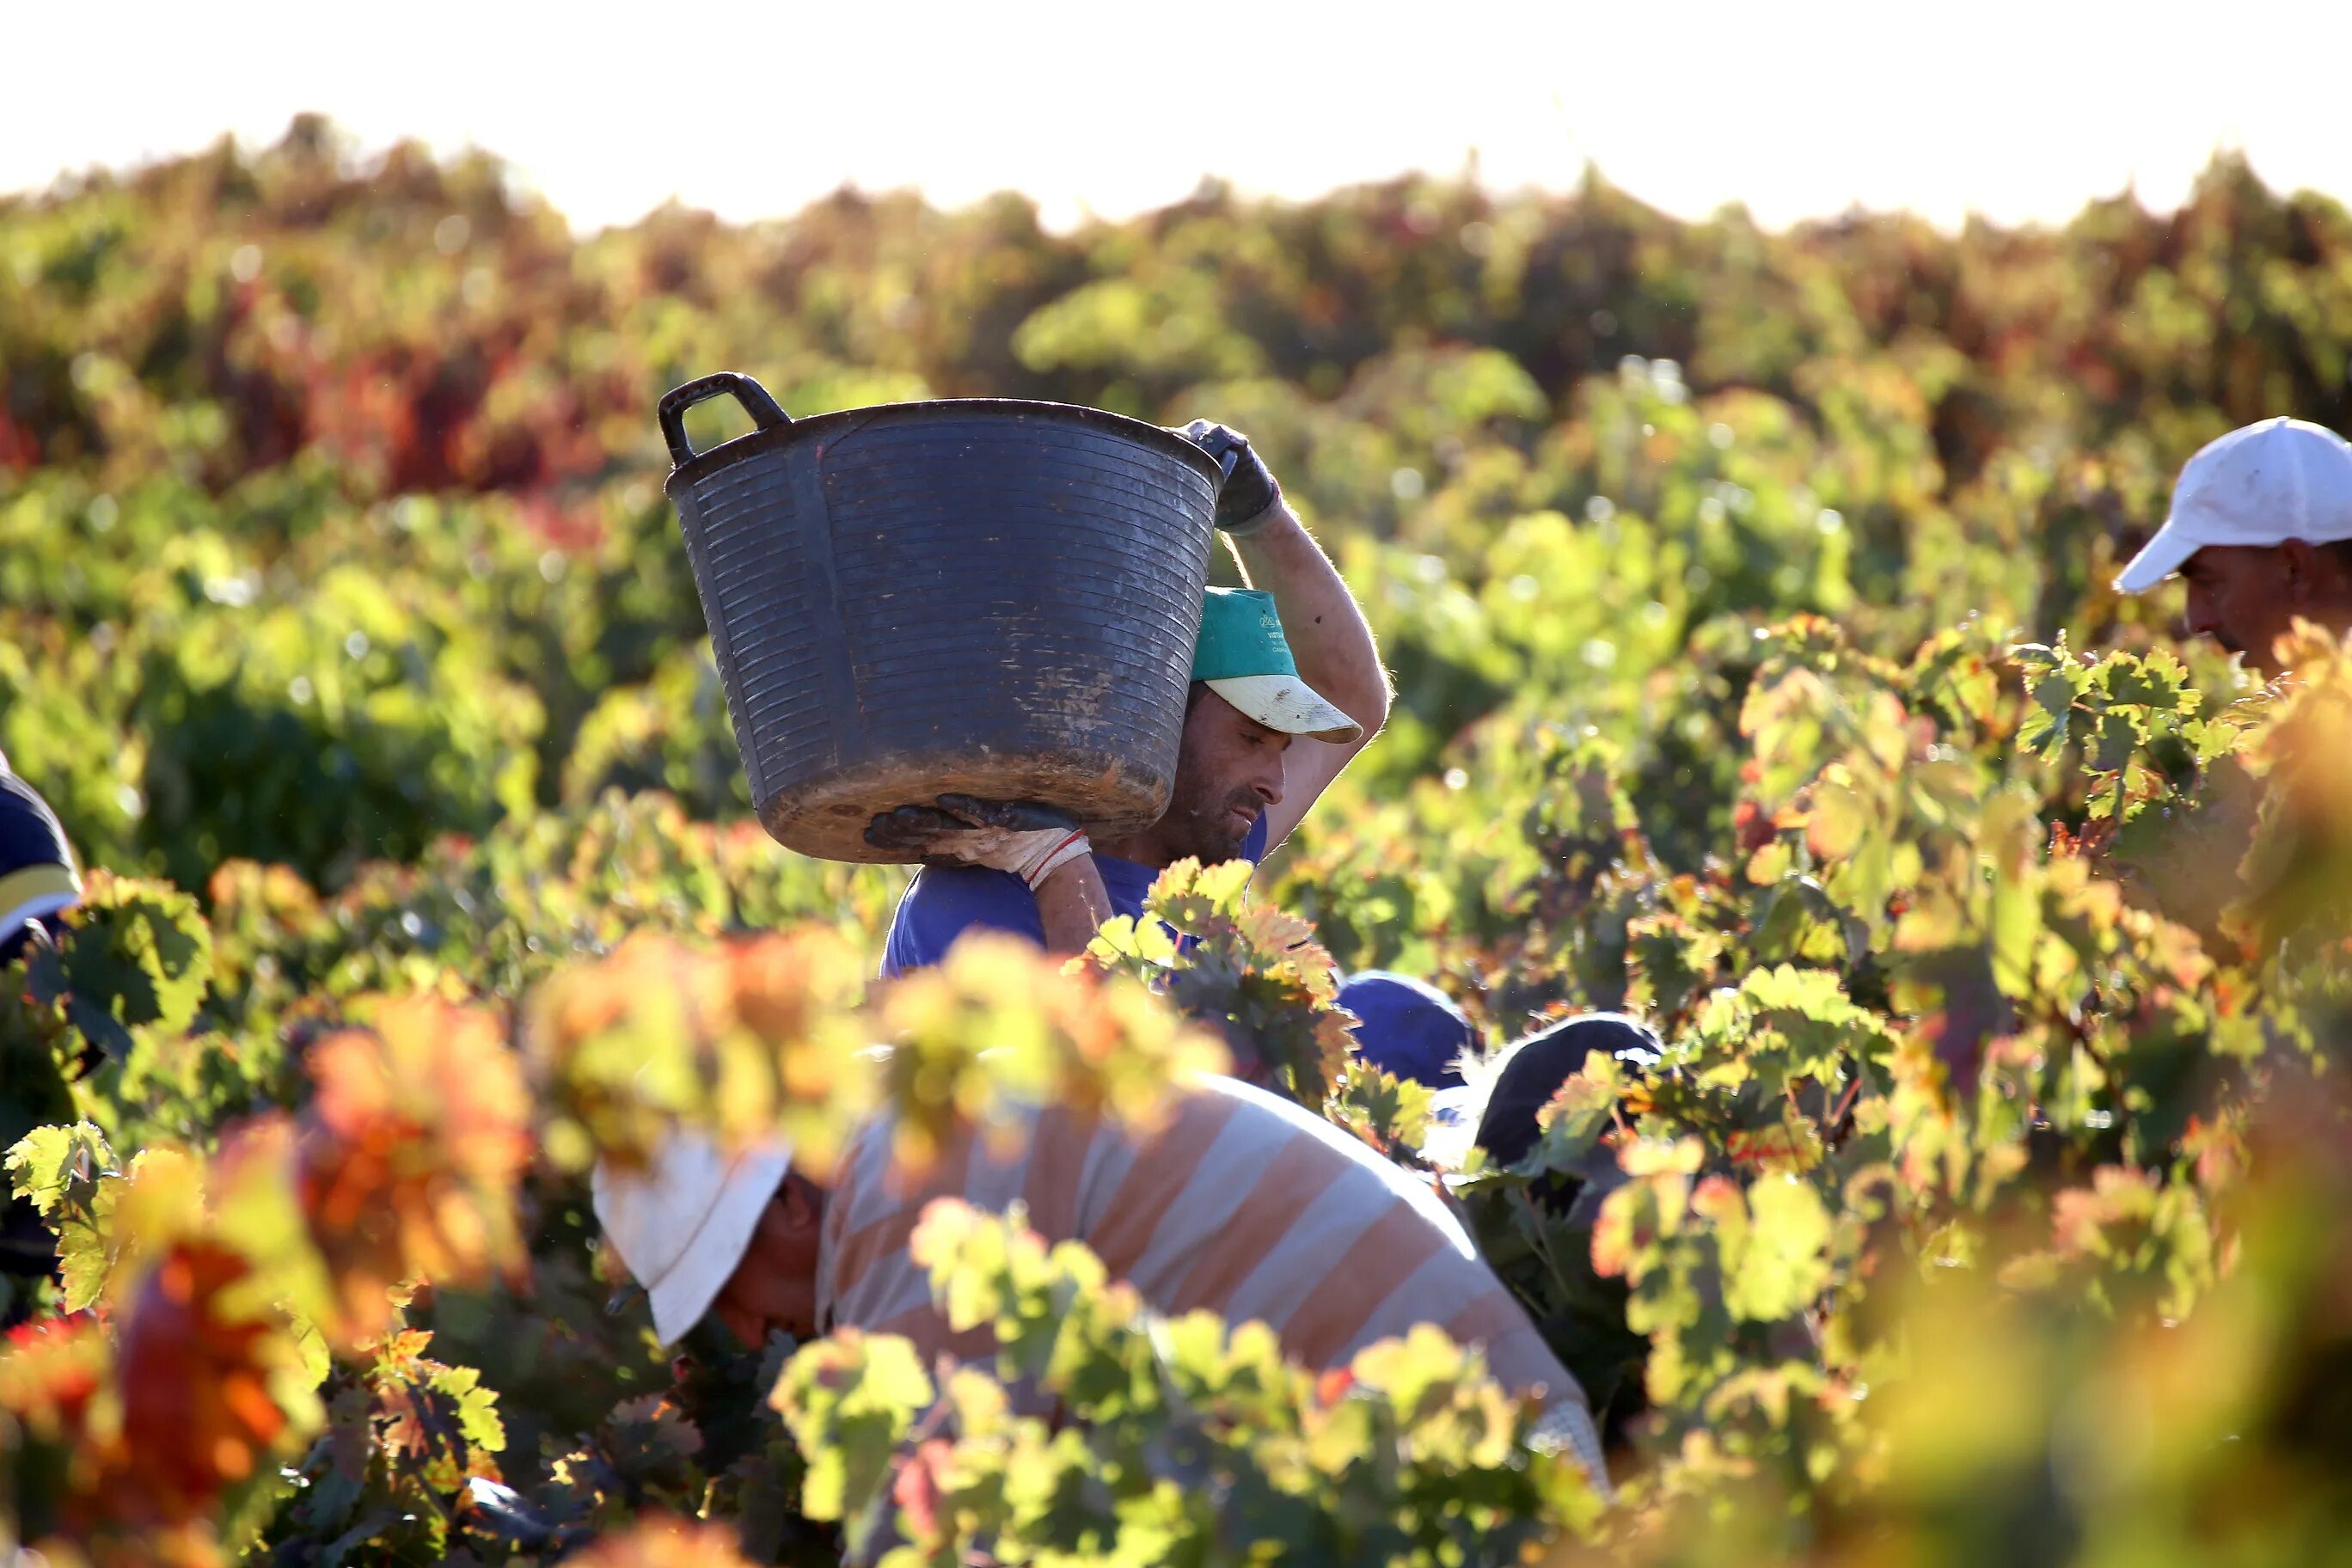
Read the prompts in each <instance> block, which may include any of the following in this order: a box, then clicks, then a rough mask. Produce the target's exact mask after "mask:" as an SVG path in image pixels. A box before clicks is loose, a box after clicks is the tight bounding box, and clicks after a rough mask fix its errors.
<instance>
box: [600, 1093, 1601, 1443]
mask: <svg viewBox="0 0 2352 1568" xmlns="http://www.w3.org/2000/svg"><path fill="white" fill-rule="evenodd" d="M891 1144H892V1127H891V1124H890V1122H889V1121H888V1120H887V1118H886V1119H883V1120H880V1121H876V1122H874V1123H872V1124H870V1125H868V1126H867V1127H866V1129H865V1130H863V1131H861V1133H860V1134H859V1136H858V1137H857V1138H856V1140H855V1141H854V1142H852V1144H851V1145H850V1149H849V1152H848V1153H847V1154H846V1155H845V1158H844V1159H843V1161H842V1163H841V1166H840V1169H839V1170H838V1171H837V1172H836V1173H835V1181H834V1184H833V1185H832V1186H831V1188H830V1189H827V1188H825V1187H823V1186H820V1185H818V1184H816V1183H814V1182H813V1181H811V1180H810V1179H809V1178H808V1177H807V1175H805V1174H804V1173H800V1172H796V1171H793V1169H792V1162H791V1152H790V1151H789V1149H781V1150H770V1151H766V1152H756V1153H748V1154H743V1155H740V1156H738V1157H736V1158H735V1159H733V1160H731V1161H730V1160H728V1159H726V1158H724V1157H723V1156H722V1155H721V1154H720V1153H719V1152H718V1151H717V1150H716V1149H715V1148H714V1147H712V1146H711V1145H710V1144H709V1143H707V1142H702V1141H701V1140H699V1139H696V1138H690V1137H686V1136H680V1137H677V1138H674V1139H673V1140H671V1142H668V1143H667V1145H665V1147H664V1149H663V1152H662V1154H661V1157H660V1158H659V1159H658V1160H657V1161H656V1164H655V1166H654V1168H653V1169H652V1170H651V1171H649V1172H648V1173H646V1174H644V1175H642V1176H636V1177H628V1178H623V1177H621V1176H618V1175H616V1174H614V1173H611V1172H608V1171H606V1170H604V1169H603V1168H601V1167H600V1168H599V1170H598V1171H597V1173H596V1180H595V1205H596V1216H597V1219H598V1220H599V1221H600V1222H601V1223H602V1224H603V1226H604V1230H605V1233H606V1235H607V1236H608V1237H610V1239H611V1240H612V1242H613V1245H614V1248H615V1249H616V1250H617V1251H618V1252H619V1254H620V1256H621V1259H622V1261H623V1262H624V1263H625V1264H626V1265H627V1266H628V1268H629V1270H630V1272H631V1273H633V1274H635V1276H636V1278H637V1279H638V1281H639V1282H640V1283H641V1284H643V1285H644V1286H645V1288H646V1295H647V1296H648V1298H649V1299H650V1301H651V1305H652V1308H653V1319H654V1331H655V1333H656V1335H657V1336H658V1337H659V1338H660V1340H661V1341H662V1342H663V1343H665V1344H667V1343H669V1342H673V1341H676V1340H677V1339H678V1338H680V1337H681V1336H683V1335H684V1334H685V1333H686V1332H687V1331H688V1330H689V1329H691V1328H692V1327H694V1325H695V1324H696V1323H697V1322H698V1321H700V1320H701V1319H702V1317H703V1316H704V1314H705V1313H706V1312H713V1311H715V1312H716V1313H717V1315H718V1317H719V1320H720V1321H722V1322H724V1323H725V1324H726V1325H727V1327H728V1328H729V1330H730V1331H732V1332H733V1333H734V1335H735V1337H736V1338H737V1339H739V1340H740V1341H741V1342H744V1343H745V1344H747V1345H760V1344H763V1343H765V1342H766V1341H767V1338H768V1335H769V1332H770V1331H771V1330H774V1329H781V1330H782V1331H785V1332H787V1333H790V1334H793V1336H795V1337H797V1338H803V1339H805V1338H809V1337H812V1336H814V1335H817V1334H823V1333H829V1332H831V1331H833V1330H834V1329H835V1328H838V1327H842V1326H850V1327H855V1328H858V1329H862V1330H864V1331H867V1332H871V1333H892V1334H902V1335H904V1336H906V1337H907V1338H908V1339H909V1340H911V1341H912V1342H914V1345H915V1348H916V1350H917V1351H918V1352H919V1354H920V1355H921V1356H922V1357H923V1360H924V1362H925V1363H926V1364H929V1363H930V1362H931V1361H932V1360H933V1359H934V1358H935V1357H936V1356H938V1355H940V1354H942V1353H944V1354H948V1355H951V1356H956V1357H959V1358H962V1359H967V1360H969V1359H972V1358H976V1357H982V1356H985V1355H987V1354H988V1353H989V1352H991V1351H992V1349H993V1345H994V1341H993V1339H992V1336H991V1331H989V1330H988V1329H987V1328H986V1327H984V1326H983V1327H982V1328H980V1329H978V1330H975V1331H970V1332H967V1333H964V1334H961V1335H959V1334H955V1333H952V1332H950V1331H949V1328H948V1325H947V1322H946V1320H945V1319H944V1318H943V1317H942V1316H941V1315H940V1311H939V1310H938V1308H937V1307H936V1306H934V1305H933V1302H932V1296H931V1289H930V1280H929V1276H928V1275H927V1273H926V1272H925V1270H924V1269H923V1268H920V1267H919V1266H918V1265H917V1264H916V1263H915V1261H914V1259H913V1258H911V1257H910V1256H909V1255H908V1237H911V1236H912V1235H913V1233H914V1229H915V1225H916V1222H917V1220H918V1218H919V1216H920V1215H921V1214H922V1211H923V1208H924V1205H927V1204H929V1203H930V1202H931V1201H932V1200H934V1199H937V1198H941V1197H956V1198H961V1199H962V1200H964V1201H965V1202H967V1203H969V1204H971V1205H972V1206H974V1207H975V1208H980V1209H984V1210H988V1211H991V1212H999V1213H1001V1212H1003V1211H1004V1210H1005V1209H1007V1208H1008V1207H1009V1206H1010V1205H1012V1204H1013V1202H1014V1201H1015V1200H1019V1201H1020V1202H1021V1203H1022V1204H1024V1205H1025V1206H1026V1208H1027V1211H1028V1222H1029V1225H1030V1226H1031V1227H1032V1228H1033V1229H1034V1230H1035V1231H1036V1232H1037V1233H1038V1235H1040V1236H1041V1237H1044V1238H1045V1241H1046V1242H1047V1243H1048V1244H1051V1243H1054V1242H1057V1241H1077V1242H1080V1243H1083V1244H1084V1245H1085V1246H1086V1247H1088V1248H1089V1249H1091V1250H1092V1251H1093V1252H1094V1253H1095V1254H1096V1256H1097V1257H1098V1258H1101V1259H1102V1261H1103V1265H1104V1267H1105V1268H1108V1270H1109V1272H1110V1273H1111V1275H1112V1276H1113V1277H1114V1278H1117V1279H1125V1280H1127V1281H1128V1282H1129V1284H1131V1285H1133V1286H1134V1287H1135V1289H1136V1290H1137V1292H1138V1293H1139V1295H1140V1296H1141V1297H1142V1298H1143V1300H1144V1301H1145V1303H1146V1304H1147V1305H1148V1306H1150V1309H1151V1310H1153V1311H1155V1312H1159V1313H1162V1314H1166V1315H1174V1314H1178V1313H1182V1312H1187V1311H1191V1310H1195V1309H1205V1310H1210V1311H1213V1312H1215V1313H1217V1314H1218V1315H1219V1316H1221V1317H1223V1319H1224V1320H1225V1321H1226V1322H1227V1323H1229V1324H1239V1323H1242V1322H1245V1321H1253V1320H1255V1321H1262V1322H1264V1323H1265V1324H1266V1325H1267V1326H1268V1327H1270V1328H1271V1329H1272V1330H1273V1331H1274V1332H1275V1334H1276V1337H1277V1338H1278V1339H1279V1340H1280V1341H1281V1343H1282V1347H1283V1351H1284V1352H1285V1354H1286V1355H1287V1356H1289V1357H1290V1358H1291V1359H1293V1360H1295V1361H1297V1362H1298V1363H1301V1364H1303V1365H1305V1366H1307V1367H1308V1368H1310V1369H1312V1370H1316V1371H1322V1370H1325V1369H1328V1368H1331V1367H1337V1366H1344V1365H1345V1364H1346V1363H1348V1362H1349V1360H1351V1359H1352V1358H1353V1357H1354V1355H1355V1353H1356V1352H1358V1351H1360V1350H1361V1349H1363V1348H1364V1347H1365V1346H1366V1345H1369V1344H1370V1343H1372V1342H1374V1341H1377V1340H1381V1339H1386V1338H1390V1337H1392V1336H1396V1335H1401V1334H1403V1333H1404V1332H1406V1331H1408V1330H1410V1329H1412V1327H1413V1326H1414V1325H1415V1324H1419V1323H1435V1324H1437V1325H1438V1326H1439V1327H1441V1328H1443V1329H1444V1330H1445V1331H1446V1332H1447V1333H1448V1334H1450V1335H1451V1336H1452V1337H1453V1338H1454V1340H1455V1341H1456V1342H1462V1343H1475V1344H1476V1345H1478V1346H1479V1347H1481V1348H1482V1349H1483V1350H1484V1352H1485V1353H1486V1363H1487V1366H1488V1368H1489V1369H1490V1370H1491V1371H1492V1373H1494V1375H1495V1377H1496V1379H1497V1380H1498V1381H1499V1382H1501V1383H1502V1384H1503V1385H1504V1386H1505V1387H1506V1388H1508V1389H1510V1390H1511V1391H1513V1392H1514V1393H1517V1394H1527V1395H1531V1396H1533V1397H1536V1398H1538V1399H1539V1400H1540V1401H1541V1402H1542V1405H1543V1409H1544V1415H1543V1416H1542V1418H1541V1421H1540V1423H1539V1425H1538V1434H1539V1435H1540V1436H1541V1438H1542V1439H1543V1440H1545V1441H1549V1442H1553V1443H1557V1444H1559V1445H1560V1446H1561V1447H1565V1448H1566V1449H1568V1450H1569V1451H1570V1452H1572V1453H1573V1454H1574V1455H1575V1457H1576V1458H1578V1460H1579V1461H1580V1463H1581V1464H1582V1465H1583V1466H1584V1468H1585V1469H1586V1471H1587V1472H1588V1473H1589V1474H1590V1475H1591V1477H1592V1478H1593V1479H1594V1483H1595V1484H1596V1485H1597V1486H1601V1487H1604V1488H1605V1486H1606V1484H1607V1480H1606V1474H1605V1470H1604V1468H1603V1466H1602V1463H1601V1447H1600V1441H1599V1438H1598V1437H1597V1436H1595V1434H1594V1431H1593V1426H1592V1416H1591V1410H1590V1408H1589V1407H1588V1405H1587V1403H1586V1401H1585V1397H1584V1392H1583V1390H1582V1389H1580V1387H1579V1386H1578V1385H1577V1383H1576V1380H1575V1378H1574V1377H1573V1376H1571V1375H1570V1373H1569V1372H1568V1370H1567V1368H1565V1367H1564V1366H1562V1365H1561V1364H1560V1363H1559V1359H1558V1358H1557V1357H1556V1356H1554V1355H1553V1354H1552V1352H1551V1351H1550V1349H1549V1347H1548V1346H1546V1344H1545V1343H1544V1341H1543V1338H1542V1336H1541V1335H1540V1334H1538V1332H1537V1331H1536V1328H1535V1325H1534V1324H1533V1323H1531V1322H1530V1321H1528V1316H1527V1314H1526V1312H1524V1311H1523V1310H1521V1309H1520V1307H1519V1305H1518V1302H1517V1300H1516V1299H1514V1298H1513V1296H1512V1295H1511V1293H1510V1290H1509V1289H1508V1288H1507V1287H1506V1286H1505V1285H1504V1284H1503V1283H1502V1281H1501V1280H1499V1279H1496V1277H1495V1274H1494V1271H1493V1270H1492V1269H1490V1268H1487V1267H1486V1262H1485V1260H1484V1259H1483V1258H1481V1257H1480V1256H1479V1254H1478V1251H1477V1249H1476V1247H1475V1245H1474V1244H1473V1243H1472V1241H1471V1239H1470V1237H1469V1234H1468V1233H1467V1232H1466V1231H1465V1230H1464V1229H1463V1227H1462V1225H1461V1222H1460V1221H1458V1220H1456V1219H1455V1218H1454V1215H1453V1214H1452V1213H1451V1212H1450V1211H1449V1210H1447V1208H1446V1207H1445V1205H1444V1203H1443V1202H1441V1201H1440V1200H1439V1199H1438V1197H1437V1196H1436V1194H1434V1193H1433V1192H1432V1191H1431V1190H1430V1189H1429V1187H1428V1186H1427V1185H1425V1184H1422V1183H1419V1182H1416V1181H1414V1180H1413V1179H1412V1177H1411V1176H1409V1175H1408V1174H1406V1173H1404V1172H1403V1171H1402V1170H1400V1169H1399V1168H1398V1167H1396V1166H1395V1165H1393V1164H1391V1163H1390V1162H1389V1161H1387V1160H1385V1159H1383V1158H1381V1156H1380V1155H1379V1154H1377V1153H1375V1152H1372V1151H1371V1150H1370V1149H1369V1148H1368V1147H1366V1146H1365V1145H1364V1144H1363V1143H1362V1142H1360V1140H1358V1139H1356V1138H1355V1137H1353V1136H1351V1135H1350V1134H1349V1133H1347V1132H1345V1131H1341V1130H1340V1129H1339V1128H1338V1127H1336V1126H1334V1125H1333V1124H1331V1123H1330V1122H1328V1121H1324V1120H1323V1119H1322V1118H1321V1117H1319V1116H1317V1115H1315V1114H1314V1113H1312V1112H1311V1111H1307V1110H1300V1109H1299V1108H1298V1107H1297V1106H1295V1105H1292V1104H1290V1103H1288V1102H1287V1101H1286V1100H1281V1099H1279V1098H1277V1097H1276V1096H1274V1095H1272V1094H1269V1093H1266V1092H1265V1091H1264V1090H1262V1089H1254V1088H1252V1087H1250V1086H1249V1085H1247V1084H1244V1083H1241V1082H1239V1081H1237V1080H1235V1079H1230V1078H1222V1077H1214V1076H1202V1077H1201V1078H1198V1079H1194V1080H1193V1081H1192V1083H1191V1084H1189V1085H1188V1086H1187V1087H1186V1088H1185V1089H1182V1090H1181V1091H1180V1092H1179V1093H1178V1094H1177V1095H1176V1096H1175V1097H1174V1102H1173V1104H1172V1105H1171V1108H1170V1113H1169V1116H1168V1119H1167V1121H1165V1122H1164V1123H1163V1124H1162V1125H1161V1126H1160V1129H1159V1131H1156V1132H1153V1133H1150V1134H1149V1135H1138V1134H1133V1133H1129V1132H1127V1131H1123V1130H1122V1129H1120V1128H1119V1127H1118V1126H1117V1125H1115V1124H1112V1123H1108V1122H1094V1121H1086V1120H1083V1119H1081V1118H1080V1117H1078V1116H1076V1115H1075V1114H1073V1113H1071V1112H1069V1111H1066V1110H1060V1109H1057V1108H1049V1109H1045V1110H1041V1111H1038V1112H1036V1113H1034V1121H1033V1123H1032V1125H1031V1126H1030V1127H1028V1128H1027V1129H1026V1130H1025V1136H1024V1137H1023V1138H1022V1139H1021V1140H1020V1141H1019V1145H1018V1148H1017V1150H1016V1152H1014V1153H1013V1156H1012V1157H1011V1158H1010V1159H1009V1160H1007V1161H1004V1162H1001V1163H1000V1162H998V1161H995V1160H993V1159H992V1158H990V1157H989V1154H988V1152H987V1148H986V1141H985V1140H984V1139H983V1138H975V1137H973V1136H971V1135H969V1134H967V1135H965V1136H963V1137H961V1138H960V1139H958V1140H956V1141H954V1142H950V1144H949V1145H948V1147H947V1148H946V1150H945V1151H944V1152H943V1153H942V1154H941V1156H940V1160H939V1162H938V1163H937V1164H936V1165H935V1166H934V1167H933V1169H932V1170H931V1172H930V1173H929V1175H928V1176H926V1177H924V1178H923V1179H922V1180H920V1181H919V1182H915V1183H911V1184H906V1190H899V1187H900V1183H898V1182H894V1181H893V1180H892V1179H891V1177H892V1170H891V1158H890V1150H891ZM899 1175H900V1177H901V1178H902V1179H903V1175H904V1173H899Z"/></svg>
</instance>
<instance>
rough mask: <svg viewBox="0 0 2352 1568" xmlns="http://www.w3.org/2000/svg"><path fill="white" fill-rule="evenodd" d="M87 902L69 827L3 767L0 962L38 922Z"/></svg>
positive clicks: (0, 784) (0, 777) (0, 778)
mask: <svg viewBox="0 0 2352 1568" xmlns="http://www.w3.org/2000/svg"><path fill="white" fill-rule="evenodd" d="M80 900H81V878H80V877H79V875H77V874H76V872H75V870H74V863H73V851H72V850H71V849H69V848H68V847H66V830H65V829H64V828H63V827H62V826H59V825H58V816H57V813H55V812H53V811H51V810H50V809H49V803H48V802H47V801H45V800H43V799H42V798H41V797H40V795H39V794H38V793H37V792H36V791H35V790H34V788H33V786H32V785H30V784H26V782H25V781H24V780H23V779H20V778H18V777H17V776H16V774H15V773H10V772H8V771H7V770H6V769H5V767H4V766H0V961H5V959H6V958H8V957H9V956H10V955H11V954H12V953H13V952H14V951H15V949H16V945H17V943H18V942H19V941H20V940H21V939H22V938H23V936H24V934H25V931H26V929H27V928H28V927H29V926H30V925H31V924H32V923H33V922H34V921H44V922H46V921H48V920H49V919H50V918H51V917H52V916H54V915H56V914H57V913H58V911H59V910H68V909H71V908H72V907H73V906H74V905H75V904H77V903H79V902H80Z"/></svg>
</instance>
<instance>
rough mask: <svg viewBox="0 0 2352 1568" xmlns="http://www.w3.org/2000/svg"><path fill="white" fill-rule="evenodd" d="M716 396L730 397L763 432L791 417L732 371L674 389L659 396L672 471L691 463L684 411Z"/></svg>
mask: <svg viewBox="0 0 2352 1568" xmlns="http://www.w3.org/2000/svg"><path fill="white" fill-rule="evenodd" d="M719 396H728V397H732V398H733V399H734V400H735V401H736V402H737V403H738V404H740V405H741V406H742V409H743V412H744V413H746V414H748V415H750V416H751V423H752V424H753V425H755V426H758V427H759V428H761V429H762V430H772V429H774V428H775V427H776V426H779V425H789V424H791V423H792V422H793V419H792V416H791V415H789V414H786V413H785V412H784V411H783V410H782V409H781V408H779V407H777V406H776V400H775V399H774V398H772V397H771V396H769V395H768V389H767V388H766V387H764V386H761V384H759V383H758V382H756V381H753V380H752V379H751V377H750V376H748V375H738V374H735V373H734V372H733V371H731V370H722V371H719V372H718V373H716V374H711V375H704V376H697V377H696V378H695V379H694V380H692V381H689V382H688V383H687V384H685V385H684V386H673V387H671V388H670V389H669V390H668V391H667V392H665V393H663V394H662V400H661V411H660V418H661V432H662V439H663V440H665V441H667V442H668V443H669V460H670V465H671V466H672V467H673V468H677V467H682V466H684V465H685V464H688V463H690V462H692V461H694V458H695V452H694V443H693V442H691V441H689V440H688V439H687V438H686V411H687V410H688V409H689V408H691V407H693V406H694V405H696V404H698V403H708V402H709V401H710V399H712V398H714V397H719Z"/></svg>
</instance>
